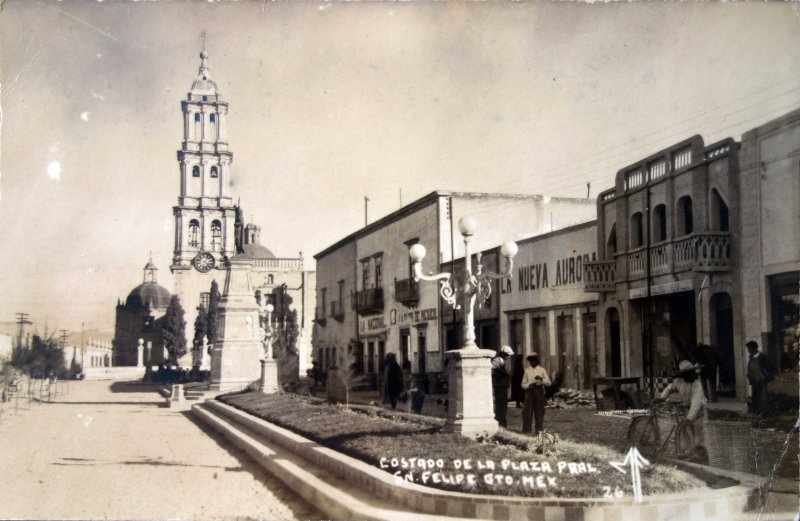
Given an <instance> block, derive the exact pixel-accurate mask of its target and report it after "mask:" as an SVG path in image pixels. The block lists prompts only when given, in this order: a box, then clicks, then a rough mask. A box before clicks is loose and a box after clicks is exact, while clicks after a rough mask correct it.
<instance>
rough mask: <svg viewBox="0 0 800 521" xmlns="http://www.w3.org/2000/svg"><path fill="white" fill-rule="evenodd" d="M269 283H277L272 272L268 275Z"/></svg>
mask: <svg viewBox="0 0 800 521" xmlns="http://www.w3.org/2000/svg"><path fill="white" fill-rule="evenodd" d="M267 284H270V285H272V284H275V277H274V276H273V275H272V273H270V274H269V275H267Z"/></svg>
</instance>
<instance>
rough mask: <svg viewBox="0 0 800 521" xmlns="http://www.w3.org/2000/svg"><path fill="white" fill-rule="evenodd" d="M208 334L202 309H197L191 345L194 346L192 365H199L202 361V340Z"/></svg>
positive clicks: (206, 322) (206, 320) (206, 319)
mask: <svg viewBox="0 0 800 521" xmlns="http://www.w3.org/2000/svg"><path fill="white" fill-rule="evenodd" d="M207 333H208V318H207V316H206V314H205V311H204V310H203V308H201V307H198V308H197V318H196V319H195V320H194V340H193V342H192V345H193V346H194V354H193V355H192V356H193V357H194V360H193V361H192V364H193V365H200V364H201V362H202V360H203V354H202V353H201V351H202V349H203V339H204V338H205V337H206V334H207Z"/></svg>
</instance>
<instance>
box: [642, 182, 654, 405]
mask: <svg viewBox="0 0 800 521" xmlns="http://www.w3.org/2000/svg"><path fill="white" fill-rule="evenodd" d="M645 215H646V217H647V218H646V220H645V222H646V226H647V235H646V237H647V239H646V245H645V252H646V266H645V267H646V270H647V271H646V273H645V284H646V285H647V299H646V300H645V303H644V313H643V314H642V318H643V320H644V324H643V326H644V327H643V328H642V334H643V336H644V340H645V342H644V345H643V346H642V348H643V349H646V350H647V373H648V375H649V376H650V382H649V383H650V385H649V386H648V387H649V389H648V390H649V391H650V399H651V400H652V399H653V398H655V396H656V395H655V392H656V391H655V375H654V374H653V372H654V366H653V324H652V316H651V311H652V309H651V308H652V306H653V299H652V294H651V293H650V291H651V288H650V285H651V283H652V280H651V278H652V274H651V272H650V187H649V186H648V187H647V199H646V202H645Z"/></svg>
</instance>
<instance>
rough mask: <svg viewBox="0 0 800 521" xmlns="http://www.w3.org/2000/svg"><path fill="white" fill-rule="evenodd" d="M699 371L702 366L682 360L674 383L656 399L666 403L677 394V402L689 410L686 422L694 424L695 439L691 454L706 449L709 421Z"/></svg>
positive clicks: (673, 380) (674, 376)
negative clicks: (706, 431)
mask: <svg viewBox="0 0 800 521" xmlns="http://www.w3.org/2000/svg"><path fill="white" fill-rule="evenodd" d="M699 369H700V366H698V365H693V364H692V363H691V362H689V361H688V360H681V362H680V363H679V364H678V372H676V373H675V374H674V375H672V376H673V378H672V383H670V384H669V385H668V386H667V388H666V389H664V391H663V392H662V393H661V396H659V397H658V398H657V399H656V401H664V400H666V399H667V398H669V396H670V395H671V394H676V395H677V399H675V401H678V402H680V403H682V404H683V405H684V406H685V407H687V408H688V409H689V410H688V412H687V413H686V420H687V421H690V422H692V426H693V427H694V437H695V439H694V440H692V441H693V443H690V445H691V447H692V450H691V452H695V451H696V449H698V448H704V447H705V443H704V442H705V423H706V421H707V420H708V412H707V411H706V407H705V405H706V396H705V394H704V393H703V386H702V385H701V384H700V381H699V379H698V378H697V373H698V370H699Z"/></svg>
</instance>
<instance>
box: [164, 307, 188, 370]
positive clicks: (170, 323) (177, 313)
mask: <svg viewBox="0 0 800 521" xmlns="http://www.w3.org/2000/svg"><path fill="white" fill-rule="evenodd" d="M183 316H184V311H183V306H181V301H180V299H179V298H178V296H177V295H173V296H172V298H171V299H170V301H169V306H167V312H166V314H165V315H164V323H163V324H164V325H163V326H162V334H163V338H164V347H166V348H167V353H168V354H169V361H168V362H169V364H170V365H179V359H180V357H182V356H183V355H185V354H186V320H184V318H183Z"/></svg>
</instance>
